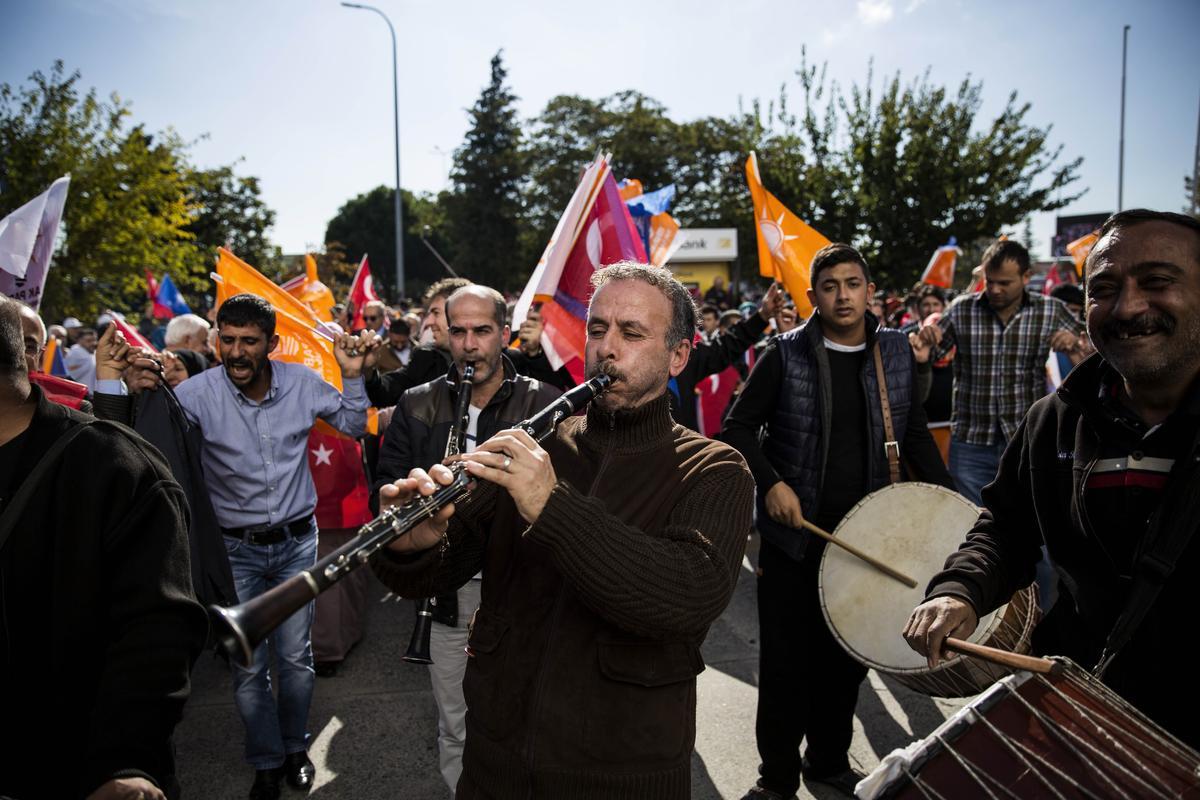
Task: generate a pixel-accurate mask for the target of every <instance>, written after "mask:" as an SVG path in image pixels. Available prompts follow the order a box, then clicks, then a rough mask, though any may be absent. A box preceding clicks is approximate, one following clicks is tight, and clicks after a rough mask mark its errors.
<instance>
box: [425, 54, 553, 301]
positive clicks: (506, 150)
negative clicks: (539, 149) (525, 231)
mask: <svg viewBox="0 0 1200 800" xmlns="http://www.w3.org/2000/svg"><path fill="white" fill-rule="evenodd" d="M506 76H507V72H506V71H505V69H504V66H503V63H502V60H501V54H500V53H496V55H495V56H493V58H492V71H491V81H490V82H489V83H488V85H487V87H486V88H484V90H483V92H482V93H481V94H480V96H479V99H478V100H477V101H476V102H475V105H474V106H472V108H471V110H470V111H469V112H468V113H469V117H470V120H471V127H470V130H468V131H467V136H466V141H464V142H463V144H462V146H461V147H459V148H458V149H457V150H456V151H455V152H454V169H453V171H452V172H451V175H450V178H451V181H452V183H453V188H452V190H451V192H449V193H448V194H447V195H446V196H445V197H444V202H445V211H446V233H447V238H448V239H449V241H450V251H451V253H452V258H451V260H452V262H453V264H454V266H455V269H456V270H457V271H458V273H459V274H460V275H462V276H464V277H467V278H470V279H471V280H473V281H476V282H478V283H484V284H487V285H489V286H493V287H495V288H497V289H519V288H520V287H521V285H522V284H523V282H524V281H525V279H526V278H527V277H528V275H529V273H530V271H531V270H532V269H533V267H534V264H531V263H525V261H524V260H523V259H522V258H521V254H520V252H519V250H518V231H519V229H520V219H521V211H522V207H521V182H522V180H523V179H524V176H525V166H524V159H523V157H522V153H521V148H520V144H521V130H520V125H519V122H518V119H517V111H516V100H517V98H516V95H514V94H513V93H512V91H511V90H510V89H509V88H508V87H507V86H505V84H504V80H505V77H506Z"/></svg>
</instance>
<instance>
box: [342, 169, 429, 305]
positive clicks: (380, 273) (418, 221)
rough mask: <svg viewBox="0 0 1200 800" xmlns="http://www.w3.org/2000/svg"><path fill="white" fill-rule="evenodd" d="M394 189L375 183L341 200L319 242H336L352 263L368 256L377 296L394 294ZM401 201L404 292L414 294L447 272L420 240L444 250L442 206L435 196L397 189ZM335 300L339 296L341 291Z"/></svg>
mask: <svg viewBox="0 0 1200 800" xmlns="http://www.w3.org/2000/svg"><path fill="white" fill-rule="evenodd" d="M395 196H396V190H395V189H392V188H390V187H388V186H376V187H375V188H374V189H372V190H371V191H369V192H364V193H363V194H360V195H357V196H356V197H353V198H351V199H350V200H348V201H346V203H345V204H344V205H343V206H342V207H341V208H339V209H338V211H337V214H336V215H335V216H334V218H333V219H331V220H330V221H329V224H328V225H327V226H326V228H325V248H326V250H329V249H330V248H337V249H338V251H339V252H341V253H342V254H343V256H344V258H345V260H346V261H348V262H350V263H353V264H355V265H356V266H357V264H358V262H359V261H361V260H362V257H363V255H364V254H365V255H367V256H368V261H369V263H370V265H371V277H372V278H373V279H374V281H375V290H376V291H377V292H379V293H380V296H383V297H387V298H389V299H391V300H395V299H397V298H396V292H395V283H396V231H395V228H396V226H395V222H394V219H395V218H394V216H393V215H394V209H393V206H392V202H393V199H394V198H395ZM400 198H401V201H402V202H403V204H404V274H405V283H406V284H407V286H406V287H405V295H406V296H407V297H419V296H420V294H421V292H422V291H423V290H424V288H425V287H426V286H428V285H429V284H431V283H433V282H434V281H436V280H438V279H440V278H444V277H447V273H446V271H445V269H444V268H443V267H442V265H441V263H439V262H438V260H437V258H436V257H435V256H434V255H433V253H432V252H431V251H430V249H429V247H427V246H426V245H425V244H424V243H423V242H422V241H421V239H422V237H423V236H424V237H425V238H426V239H427V240H428V241H429V244H430V245H432V246H433V247H434V248H436V249H437V250H438V252H440V253H442V255H443V257H445V256H446V255H447V253H448V247H449V243H448V241H447V239H446V233H445V232H446V228H447V226H446V223H445V217H444V208H443V204H442V202H440V200H439V198H438V197H435V196H433V195H429V194H419V195H414V194H413V193H412V192H409V191H408V190H407V189H405V190H404V191H402V192H401V193H400ZM338 298H339V300H340V299H343V298H342V296H341V295H339V296H338Z"/></svg>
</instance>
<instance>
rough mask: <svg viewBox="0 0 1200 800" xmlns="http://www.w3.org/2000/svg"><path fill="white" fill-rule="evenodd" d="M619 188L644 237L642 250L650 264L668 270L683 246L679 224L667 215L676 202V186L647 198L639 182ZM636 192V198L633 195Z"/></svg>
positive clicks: (633, 181)
mask: <svg viewBox="0 0 1200 800" xmlns="http://www.w3.org/2000/svg"><path fill="white" fill-rule="evenodd" d="M619 187H620V194H621V199H622V200H624V201H625V205H626V206H628V207H629V214H630V216H631V217H632V219H633V226H634V228H636V229H637V232H638V235H639V236H641V237H642V247H643V248H644V249H645V251H646V254H647V256H648V257H649V258H648V260H649V262H650V263H651V264H653V265H654V266H656V267H661V266H665V265H666V263H667V262H668V261H670V260H671V256H673V255H675V251H677V250H678V249H679V247H680V245H682V244H683V239H682V238H681V237H680V236H679V223H678V222H676V221H675V220H674V219H673V218H672V217H671V215H670V214H668V213H667V210H668V209H669V208H670V207H671V202H672V201H673V200H674V199H675V184H673V183H671V184H667V185H666V186H664V187H663V188H661V189H658V190H657V191H653V192H648V193H645V194H643V193H642V192H641V188H642V182H641V181H639V180H629V179H627V180H624V181H621V183H620V185H619ZM635 190H636V191H637V193H636V194H634V193H633V192H634V191H635Z"/></svg>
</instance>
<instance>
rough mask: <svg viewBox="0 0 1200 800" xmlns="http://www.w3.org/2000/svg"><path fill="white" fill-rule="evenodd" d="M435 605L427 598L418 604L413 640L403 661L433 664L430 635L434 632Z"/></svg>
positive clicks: (410, 640) (409, 641) (410, 641)
mask: <svg viewBox="0 0 1200 800" xmlns="http://www.w3.org/2000/svg"><path fill="white" fill-rule="evenodd" d="M432 608H433V604H432V603H430V602H429V598H428V597H426V598H424V599H422V600H421V602H420V603H418V604H417V621H416V623H415V624H414V625H413V632H412V638H411V639H409V640H408V650H407V651H405V653H404V655H403V657H402V658H403V660H404V661H407V662H408V663H409V664H432V663H433V659H432V658H430V657H429V634H430V633H431V632H432V630H433V627H432V626H433V611H432Z"/></svg>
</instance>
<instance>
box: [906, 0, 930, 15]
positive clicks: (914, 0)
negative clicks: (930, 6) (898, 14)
mask: <svg viewBox="0 0 1200 800" xmlns="http://www.w3.org/2000/svg"><path fill="white" fill-rule="evenodd" d="M927 1H928V0H908V5H906V6H905V7H904V13H905V14H911V13H913V12H914V11H916V10H917V9H918V8H920V7H921V6H923V5H925V3H926V2H927Z"/></svg>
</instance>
